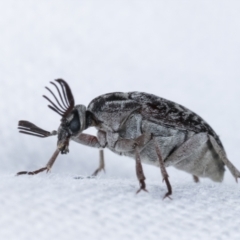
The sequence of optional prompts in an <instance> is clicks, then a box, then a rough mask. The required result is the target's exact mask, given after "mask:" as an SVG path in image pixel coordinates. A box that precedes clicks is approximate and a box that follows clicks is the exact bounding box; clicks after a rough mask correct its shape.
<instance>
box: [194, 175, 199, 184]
mask: <svg viewBox="0 0 240 240" xmlns="http://www.w3.org/2000/svg"><path fill="white" fill-rule="evenodd" d="M193 181H194V182H195V183H199V182H200V180H199V177H198V176H196V175H193Z"/></svg>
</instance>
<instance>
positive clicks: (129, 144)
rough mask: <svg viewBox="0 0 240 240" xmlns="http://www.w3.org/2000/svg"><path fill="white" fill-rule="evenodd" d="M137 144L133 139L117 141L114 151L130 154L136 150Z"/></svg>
mask: <svg viewBox="0 0 240 240" xmlns="http://www.w3.org/2000/svg"><path fill="white" fill-rule="evenodd" d="M137 146H138V142H137V141H136V140H135V139H119V140H118V141H117V142H116V143H115V146H114V148H115V150H116V151H118V152H131V151H133V150H135V149H136V147H137Z"/></svg>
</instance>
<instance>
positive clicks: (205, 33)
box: [0, 0, 240, 240]
mask: <svg viewBox="0 0 240 240" xmlns="http://www.w3.org/2000/svg"><path fill="white" fill-rule="evenodd" d="M239 12H240V3H239V2H238V1H129V0H127V1H106V0H105V1H91V0H85V1H66V0H58V1H57V0H56V1H54V0H53V1H47V0H42V1H39V2H37V3H36V1H30V0H22V1H14V0H8V1H0V16H1V17H0V112H1V117H0V133H1V138H0V143H1V144H0V146H1V148H0V150H1V158H0V239H7V240H19V239H24V240H26V239H37V240H42V239H58V240H65V239H83V238H84V239H138V240H141V239H178V240H183V239H184V240H185V239H231V240H232V239H240V228H239V226H240V222H239V221H240V220H239V219H240V218H239V214H240V209H239V206H240V204H239V199H240V196H239V195H240V188H239V184H236V183H235V182H234V180H233V178H232V177H231V175H230V174H229V171H227V172H226V176H225V180H224V182H223V183H222V184H214V183H212V182H210V181H208V180H205V179H203V180H201V183H200V184H198V185H196V184H194V183H193V182H192V179H191V176H189V175H187V174H185V173H182V172H179V171H176V170H174V169H168V171H169V175H170V180H171V183H172V185H173V191H174V192H173V201H170V200H165V201H162V200H161V197H162V196H163V195H164V193H165V191H166V188H165V185H164V184H162V183H161V177H160V173H159V169H157V168H154V167H150V166H145V165H144V166H143V167H144V171H145V175H146V177H147V188H148V190H149V194H146V193H140V194H139V195H137V196H135V191H136V190H137V187H138V183H137V180H136V176H135V170H134V161H132V160H129V159H128V158H121V157H119V156H115V155H114V154H112V153H110V152H109V151H106V153H105V155H106V170H107V172H106V175H101V177H100V178H99V179H91V180H89V179H84V180H74V179H73V176H76V175H78V174H82V175H86V176H87V175H88V174H89V173H92V172H93V170H94V169H95V168H96V166H97V163H98V161H97V158H98V152H97V150H92V149H90V148H87V147H84V146H80V145H78V144H76V143H71V145H70V154H68V155H67V156H60V157H59V158H58V160H57V162H56V164H55V165H54V167H53V169H52V173H51V174H50V175H46V174H44V173H43V174H41V175H39V176H34V177H28V176H27V177H26V176H21V177H14V174H15V173H16V172H17V171H20V170H34V169H37V168H40V167H42V166H44V165H45V164H46V162H47V160H48V159H49V157H50V156H51V154H52V153H53V151H54V149H55V146H56V138H49V139H39V138H34V137H30V136H24V135H21V134H18V132H17V121H18V120H20V119H26V120H29V121H32V122H33V123H35V124H36V125H38V126H40V127H42V128H44V129H46V130H53V129H56V128H57V127H58V124H59V117H58V116H57V114H55V113H54V112H53V111H50V110H49V109H47V107H46V105H47V102H46V101H45V100H44V99H43V98H42V97H41V96H42V95H43V94H46V90H45V89H44V86H46V85H48V82H49V81H52V80H53V79H55V78H59V77H61V78H64V79H65V80H67V81H68V82H69V84H70V86H71V88H72V90H73V93H74V96H75V100H76V103H81V104H86V105H87V104H88V103H89V102H90V101H91V99H93V98H94V97H96V96H98V95H100V94H103V93H107V92H113V91H146V92H149V93H153V94H156V95H158V96H161V97H165V98H167V99H170V100H173V101H176V102H178V103H180V104H183V105H184V106H186V107H188V108H190V109H192V110H193V111H195V112H197V113H198V114H200V115H201V116H202V117H203V118H204V119H206V120H207V122H209V123H210V125H211V126H212V127H213V128H214V129H215V130H216V132H217V133H218V134H219V135H220V137H221V140H222V142H223V144H224V146H225V148H226V151H227V153H228V156H229V159H230V160H231V161H232V162H233V163H234V164H235V165H236V166H237V167H238V168H239V169H240V152H239V144H240V127H239V119H240V94H239V92H240V81H239V79H240V68H239V63H240V15H239ZM90 132H91V133H94V130H90Z"/></svg>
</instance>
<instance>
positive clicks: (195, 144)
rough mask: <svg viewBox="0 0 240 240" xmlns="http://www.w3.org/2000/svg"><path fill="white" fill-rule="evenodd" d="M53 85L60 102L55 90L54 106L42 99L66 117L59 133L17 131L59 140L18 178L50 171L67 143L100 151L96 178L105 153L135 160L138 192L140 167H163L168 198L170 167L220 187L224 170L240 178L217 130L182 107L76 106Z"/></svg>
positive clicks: (122, 99)
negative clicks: (33, 167)
mask: <svg viewBox="0 0 240 240" xmlns="http://www.w3.org/2000/svg"><path fill="white" fill-rule="evenodd" d="M51 84H52V85H53V86H54V87H55V88H56V91H57V93H58V98H57V97H56V95H55V94H54V93H53V91H52V90H50V89H49V88H48V87H46V89H47V90H48V91H49V92H50V93H51V95H52V96H53V97H54V99H55V103H54V102H53V101H52V100H50V99H49V98H48V97H46V96H43V97H44V98H46V99H47V100H48V101H49V102H50V104H51V105H48V106H49V108H51V109H52V110H53V111H55V112H56V113H58V114H59V115H60V116H61V117H62V119H61V124H60V126H59V128H58V130H57V131H52V132H48V131H45V130H43V129H41V128H39V127H37V126H36V125H34V124H32V123H30V122H28V121H19V124H18V126H19V127H18V128H19V129H20V132H21V133H25V134H30V135H33V136H37V137H42V138H45V137H49V136H53V135H57V136H58V142H57V149H56V150H55V152H54V154H53V156H52V157H51V158H50V160H49V162H48V163H47V165H46V166H45V167H44V168H41V169H39V170H36V171H33V172H27V171H24V172H19V173H17V175H21V174H30V175H33V174H37V173H39V172H42V171H45V170H46V171H47V172H48V171H49V170H50V169H51V167H52V166H53V164H54V161H55V160H56V158H57V156H58V154H59V153H60V152H61V153H62V154H66V153H68V151H69V150H68V146H69V141H70V140H73V141H76V142H78V143H80V144H83V145H87V146H90V147H94V148H99V149H100V165H99V167H98V169H97V170H96V171H95V172H94V173H93V175H94V176H96V175H97V174H98V173H99V172H100V171H101V170H103V169H104V156H103V149H104V148H108V149H110V150H111V151H113V152H114V153H117V154H119V155H125V156H129V157H131V158H134V159H135V160H136V173H137V178H138V180H139V183H140V188H139V190H138V191H137V192H139V191H141V190H145V191H146V185H145V176H144V173H143V169H142V162H143V163H147V164H151V165H155V166H157V167H160V170H161V173H162V177H163V180H164V181H165V182H166V185H167V190H168V191H167V193H166V194H165V196H164V198H165V197H169V196H170V195H171V194H172V188H171V184H170V182H169V179H168V178H169V177H168V174H167V171H166V167H168V166H173V167H175V168H177V169H180V170H183V171H186V172H188V173H190V174H192V175H193V178H194V181H196V182H198V181H199V177H207V178H210V179H212V180H213V181H216V182H221V181H222V180H223V175H224V171H225V168H224V165H226V166H227V167H228V169H229V170H230V172H231V173H232V175H233V176H234V177H235V179H236V181H237V179H238V178H239V177H240V172H239V171H238V170H237V169H236V167H235V166H234V165H233V164H232V163H231V162H230V161H229V160H228V158H227V156H226V153H225V150H224V147H223V145H222V143H221V141H220V139H219V137H218V136H217V134H216V133H215V131H214V130H213V129H212V128H211V127H210V126H209V125H208V124H207V123H206V122H205V121H204V120H203V119H202V118H201V117H200V116H198V115H197V114H195V113H194V112H192V111H190V110H189V109H187V108H185V107H183V106H181V105H180V104H177V103H174V102H172V101H169V100H166V99H163V98H160V97H157V96H155V95H152V94H148V93H143V92H129V93H123V92H113V93H108V94H104V95H101V96H99V97H97V98H95V99H93V100H92V101H91V102H90V104H89V105H88V107H85V106H84V105H75V102H74V97H73V95H72V92H71V89H70V87H69V86H68V84H67V83H66V82H65V81H64V80H62V79H57V80H56V83H55V82H51ZM58 85H59V86H58ZM89 127H95V128H96V129H97V130H98V132H97V136H92V135H89V134H85V133H82V132H83V131H84V130H85V129H87V128H89Z"/></svg>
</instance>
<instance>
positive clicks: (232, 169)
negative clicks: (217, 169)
mask: <svg viewBox="0 0 240 240" xmlns="http://www.w3.org/2000/svg"><path fill="white" fill-rule="evenodd" d="M208 137H209V139H210V142H211V144H212V146H213V148H214V150H215V151H216V152H217V154H218V155H219V156H220V158H221V159H222V161H223V162H224V164H225V165H226V166H227V168H228V169H229V171H230V172H231V173H232V175H233V176H234V177H235V180H236V182H238V178H240V172H239V171H238V170H237V168H236V167H235V166H234V165H233V164H232V163H231V162H230V161H229V160H228V158H227V156H226V154H225V153H224V151H223V150H222V149H221V148H220V146H219V145H218V143H217V141H216V140H215V138H214V137H212V136H211V135H208Z"/></svg>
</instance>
